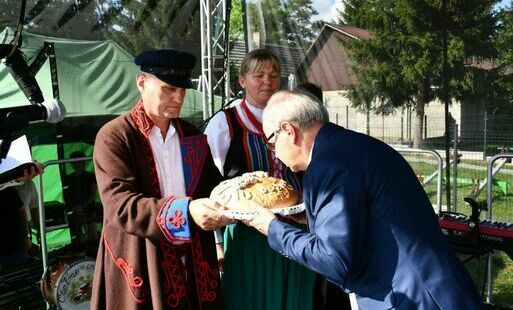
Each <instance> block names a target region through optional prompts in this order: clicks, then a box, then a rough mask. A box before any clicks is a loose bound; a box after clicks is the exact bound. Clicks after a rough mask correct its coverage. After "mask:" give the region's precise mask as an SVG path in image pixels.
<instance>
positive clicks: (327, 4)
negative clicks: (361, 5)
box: [312, 0, 511, 22]
mask: <svg viewBox="0 0 513 310" xmlns="http://www.w3.org/2000/svg"><path fill="white" fill-rule="evenodd" d="M510 1H511V0H510ZM312 4H313V6H314V8H315V10H316V11H317V12H319V15H318V16H316V17H315V18H314V20H324V21H326V22H331V21H336V20H337V19H338V17H337V16H338V14H337V9H338V10H341V9H342V8H343V3H342V0H313V1H312Z"/></svg>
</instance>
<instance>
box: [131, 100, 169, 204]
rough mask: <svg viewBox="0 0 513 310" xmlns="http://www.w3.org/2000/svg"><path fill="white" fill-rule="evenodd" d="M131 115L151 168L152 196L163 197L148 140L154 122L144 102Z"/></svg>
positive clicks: (140, 102) (138, 104)
mask: <svg viewBox="0 0 513 310" xmlns="http://www.w3.org/2000/svg"><path fill="white" fill-rule="evenodd" d="M130 115H131V116H132V119H133V120H134V122H135V125H136V126H137V129H138V130H139V133H140V134H139V135H138V139H139V144H140V146H141V147H142V149H143V152H144V155H145V157H146V162H147V164H148V167H150V171H149V172H150V175H151V181H152V183H151V189H152V195H153V196H154V197H161V195H162V194H161V193H160V183H159V177H158V173H157V165H156V164H155V158H154V157H153V151H152V149H151V145H150V141H149V139H148V135H149V134H150V131H151V128H153V121H152V120H151V119H150V118H149V117H148V115H147V114H146V111H145V110H144V107H143V105H142V101H140V100H139V102H138V103H137V104H136V106H135V107H134V108H133V109H132V111H130Z"/></svg>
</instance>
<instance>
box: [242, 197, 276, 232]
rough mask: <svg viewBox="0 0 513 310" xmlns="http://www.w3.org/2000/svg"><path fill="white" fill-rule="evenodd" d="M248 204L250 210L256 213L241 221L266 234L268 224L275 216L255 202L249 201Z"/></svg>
mask: <svg viewBox="0 0 513 310" xmlns="http://www.w3.org/2000/svg"><path fill="white" fill-rule="evenodd" d="M249 205H250V206H249V207H250V210H252V211H256V215H255V216H254V217H253V218H251V219H249V220H246V221H242V222H243V223H244V224H246V225H248V226H251V227H253V228H255V229H256V230H258V231H259V232H261V233H262V234H264V235H266V236H267V230H268V228H269V224H271V221H272V220H274V219H275V218H276V215H275V214H274V213H272V212H271V211H270V210H269V209H266V208H264V207H262V206H260V205H259V204H257V203H256V202H253V201H249Z"/></svg>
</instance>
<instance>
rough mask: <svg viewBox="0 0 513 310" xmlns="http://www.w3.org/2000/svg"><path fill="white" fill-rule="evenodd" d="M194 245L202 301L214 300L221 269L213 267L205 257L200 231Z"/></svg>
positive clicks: (199, 292) (195, 235)
mask: <svg viewBox="0 0 513 310" xmlns="http://www.w3.org/2000/svg"><path fill="white" fill-rule="evenodd" d="M192 246H193V251H194V253H193V258H194V269H195V270H196V286H197V290H198V295H199V300H200V301H201V302H203V301H206V302H210V301H214V300H216V298H217V294H216V289H217V287H218V285H219V269H217V268H212V267H211V266H210V265H209V264H208V262H207V261H206V260H205V258H204V257H203V249H202V247H201V240H200V233H199V232H198V231H196V232H195V234H194V242H193V243H192Z"/></svg>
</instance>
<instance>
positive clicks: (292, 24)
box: [247, 0, 317, 48]
mask: <svg viewBox="0 0 513 310" xmlns="http://www.w3.org/2000/svg"><path fill="white" fill-rule="evenodd" d="M247 7H248V10H247V11H248V12H249V13H248V15H249V16H248V19H249V20H250V25H249V26H250V32H251V33H253V32H257V33H260V37H261V39H263V42H262V43H267V44H279V45H289V46H297V47H303V48H307V47H308V46H309V45H310V43H311V42H312V40H313V39H314V38H315V34H316V33H315V32H314V29H313V28H312V26H311V25H312V23H311V18H312V16H314V15H316V14H317V11H315V9H314V8H313V6H312V1H311V0H287V1H276V0H261V1H257V2H248V3H247Z"/></svg>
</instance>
